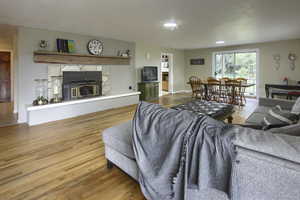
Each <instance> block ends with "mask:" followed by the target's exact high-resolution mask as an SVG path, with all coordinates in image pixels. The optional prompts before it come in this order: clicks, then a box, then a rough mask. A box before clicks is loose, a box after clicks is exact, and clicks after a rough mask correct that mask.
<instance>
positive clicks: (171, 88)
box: [159, 52, 174, 96]
mask: <svg viewBox="0 0 300 200" xmlns="http://www.w3.org/2000/svg"><path fill="white" fill-rule="evenodd" d="M162 55H167V56H168V57H169V74H168V75H169V81H168V82H169V91H168V93H169V94H173V93H174V75H173V72H174V67H173V66H174V55H173V53H164V52H161V54H160V58H159V63H160V64H159V80H160V81H159V96H162V70H161V68H162V67H161V58H162Z"/></svg>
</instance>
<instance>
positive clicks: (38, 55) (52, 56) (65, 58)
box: [33, 51, 130, 65]
mask: <svg viewBox="0 0 300 200" xmlns="http://www.w3.org/2000/svg"><path fill="white" fill-rule="evenodd" d="M33 61H34V62H35V63H50V64H73V65H76V64H77V65H130V58H129V57H128V58H126V57H119V56H93V55H85V54H70V53H59V52H49V51H35V52H34V53H33Z"/></svg>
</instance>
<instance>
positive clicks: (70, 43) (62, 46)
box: [56, 38, 75, 53]
mask: <svg viewBox="0 0 300 200" xmlns="http://www.w3.org/2000/svg"><path fill="white" fill-rule="evenodd" d="M56 47H57V51H58V52H61V53H75V41H74V40H66V39H59V38H58V39H56Z"/></svg>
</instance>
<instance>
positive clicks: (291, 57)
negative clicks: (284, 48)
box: [288, 53, 297, 71]
mask: <svg viewBox="0 0 300 200" xmlns="http://www.w3.org/2000/svg"><path fill="white" fill-rule="evenodd" d="M288 59H289V61H290V68H291V70H292V71H294V70H295V68H296V66H295V61H296V59H297V57H296V54H294V53H290V54H289V56H288Z"/></svg>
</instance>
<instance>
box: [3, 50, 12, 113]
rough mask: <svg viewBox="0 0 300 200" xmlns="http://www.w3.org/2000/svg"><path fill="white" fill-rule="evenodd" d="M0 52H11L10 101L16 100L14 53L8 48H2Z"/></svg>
mask: <svg viewBox="0 0 300 200" xmlns="http://www.w3.org/2000/svg"><path fill="white" fill-rule="evenodd" d="M0 52H5V53H9V54H10V101H12V102H14V99H15V93H14V92H15V84H14V81H15V76H14V73H15V70H14V59H13V58H14V54H13V50H8V49H0ZM14 112H15V107H14Z"/></svg>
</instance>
